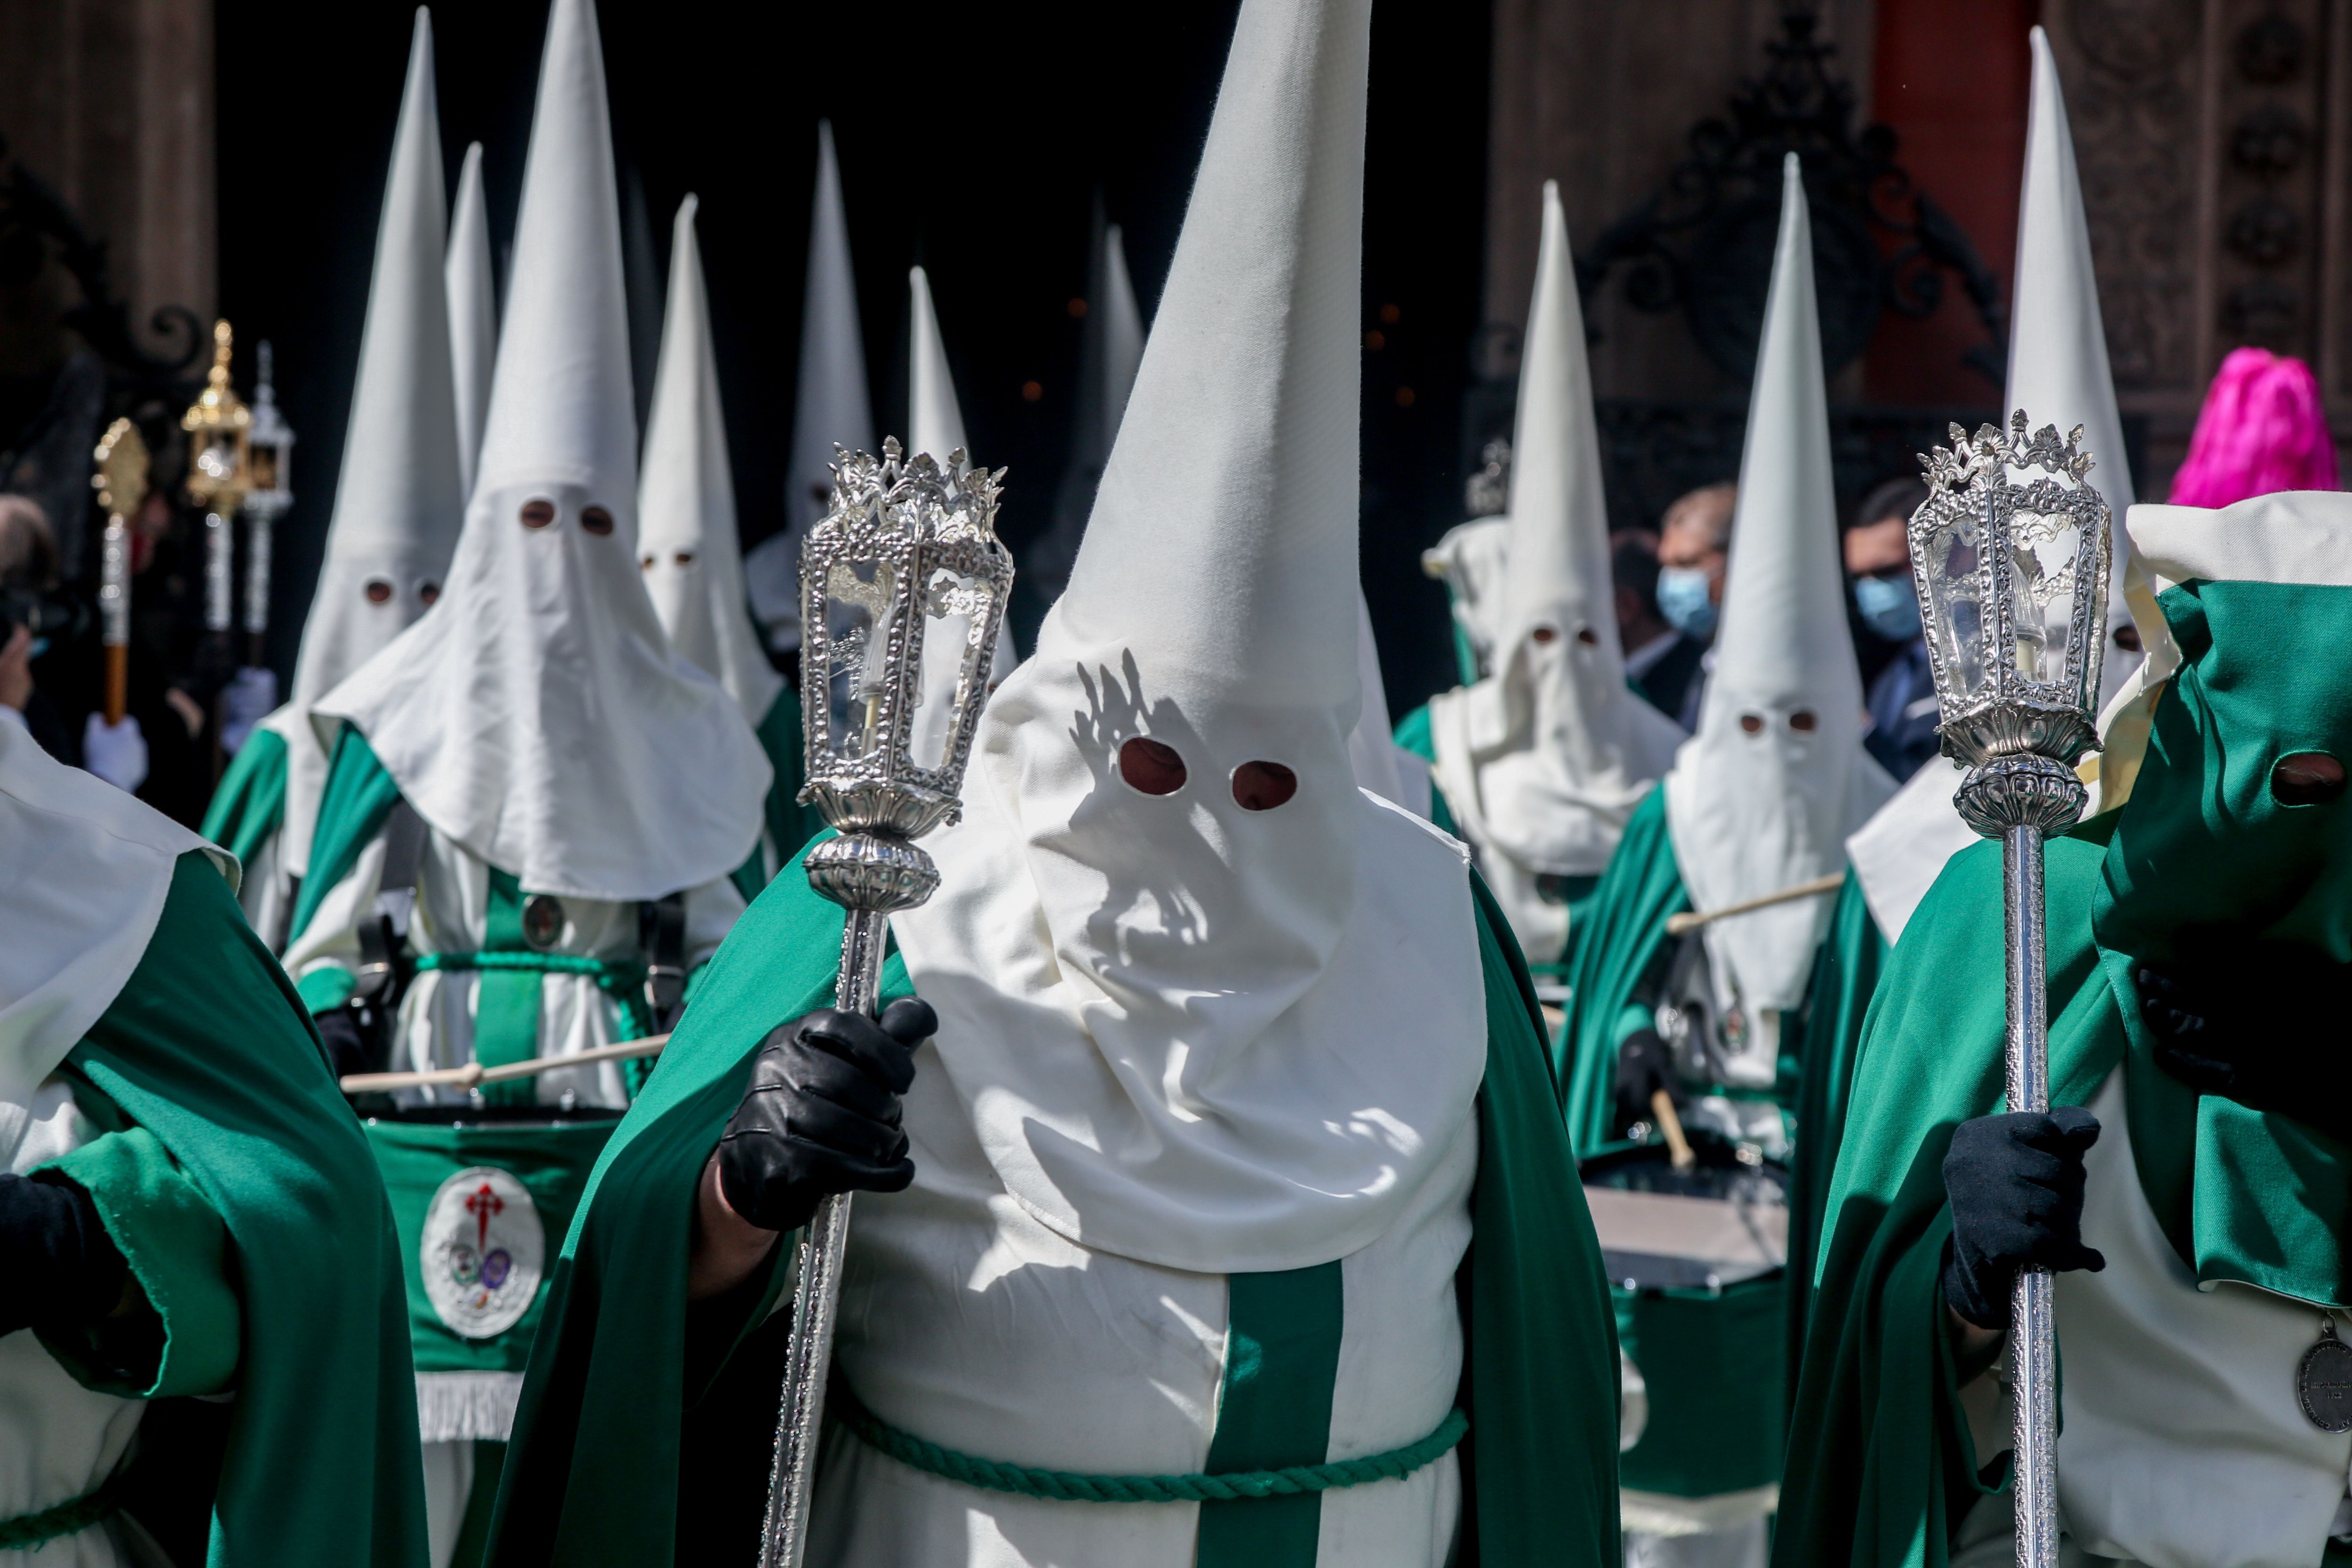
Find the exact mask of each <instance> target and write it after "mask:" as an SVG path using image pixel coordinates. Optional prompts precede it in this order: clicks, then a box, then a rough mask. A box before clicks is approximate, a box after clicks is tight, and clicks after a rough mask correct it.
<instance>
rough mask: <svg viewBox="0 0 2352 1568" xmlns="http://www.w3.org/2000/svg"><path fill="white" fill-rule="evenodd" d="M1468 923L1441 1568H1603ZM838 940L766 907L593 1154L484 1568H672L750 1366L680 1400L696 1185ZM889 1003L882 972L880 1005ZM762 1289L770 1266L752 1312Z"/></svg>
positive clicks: (1596, 1502) (1545, 1164) (1549, 1223)
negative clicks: (718, 1412)
mask: <svg viewBox="0 0 2352 1568" xmlns="http://www.w3.org/2000/svg"><path fill="white" fill-rule="evenodd" d="M1478 918H1479V926H1480V948H1481V952H1482V953H1483V956H1484V963H1485V968H1486V1001H1487V1027H1488V1038H1487V1068H1486V1084H1485V1087H1484V1089H1482V1090H1481V1093H1480V1095H1479V1131H1480V1139H1479V1168H1478V1178H1477V1186H1476V1191H1475V1197H1474V1200H1473V1203H1474V1206H1473V1212H1472V1219H1473V1225H1474V1231H1475V1239H1474V1242H1473V1245H1472V1247H1471V1250H1470V1254H1469V1256H1468V1258H1466V1259H1465V1261H1464V1264H1463V1268H1462V1273H1461V1276H1460V1279H1459V1285H1458V1289H1460V1291H1461V1292H1462V1293H1463V1295H1464V1298H1465V1310H1464V1325H1465V1336H1466V1339H1467V1342H1468V1359H1467V1364H1466V1366H1465V1376H1464V1391H1463V1400H1462V1403H1463V1405H1464V1407H1465V1409H1466V1410H1467V1411H1468V1413H1469V1415H1470V1419H1471V1435H1470V1437H1469V1438H1468V1440H1467V1442H1466V1443H1465V1447H1464V1448H1463V1449H1462V1464H1463V1476H1464V1481H1465V1486H1466V1487H1467V1488H1468V1492H1469V1495H1468V1498H1467V1500H1466V1502H1465V1523H1464V1542H1465V1551H1464V1553H1463V1554H1462V1556H1461V1557H1460V1558H1459V1559H1458V1561H1459V1562H1460V1563H1462V1564H1463V1565H1464V1568H1470V1565H1472V1564H1477V1563H1484V1564H1486V1565H1487V1568H1496V1565H1508V1568H1534V1565H1536V1564H1539V1563H1540V1564H1547V1565H1549V1564H1554V1563H1570V1564H1576V1565H1579V1568H1615V1564H1616V1563H1617V1561H1618V1552H1619V1548H1618V1538H1617V1521H1616V1515H1617V1509H1616V1495H1617V1425H1616V1422H1617V1392H1616V1390H1617V1378H1616V1364H1615V1354H1614V1350H1615V1342H1614V1337H1613V1334H1612V1326H1611V1319H1610V1310H1609V1302H1608V1296H1607V1292H1606V1289H1605V1288H1604V1285H1603V1282H1602V1279H1601V1264H1600V1253H1599V1248H1598V1246H1597V1244H1596V1242H1595V1240H1594V1237H1593V1233H1592V1225H1591V1217H1590V1216H1589V1215H1588V1214H1587V1213H1586V1211H1585V1208H1584V1204H1583V1200H1582V1196H1581V1189H1580V1186H1579V1184H1578V1183H1577V1180H1576V1170H1575V1161H1574V1157H1573V1155H1572V1153H1571V1152H1570V1148H1569V1146H1568V1143H1567V1141H1566V1140H1565V1139H1564V1138H1562V1137H1561V1136H1560V1130H1559V1119H1558V1117H1557V1115H1556V1113H1555V1111H1554V1110H1553V1093H1554V1091H1553V1088H1552V1084H1551V1080H1550V1077H1549V1073H1548V1072H1547V1071H1546V1069H1545V1062H1544V1057H1543V1050H1542V1046H1541V1035H1540V1033H1539V1031H1538V1025H1537V1023H1536V1019H1537V1017H1538V1011H1537V1008H1536V1005H1535V1000H1534V993H1533V989H1532V986H1531V984H1529V982H1528V977H1527V971H1526V968H1525V966H1524V965H1523V964H1522V963H1520V962H1519V960H1518V957H1517V952H1516V950H1515V949H1513V947H1512V946H1511V944H1510V939H1509V937H1508V936H1507V934H1503V930H1504V928H1503V925H1502V921H1501V919H1500V917H1499V915H1498V914H1496V912H1495V910H1493V909H1492V907H1491V905H1490V904H1489V903H1488V902H1487V900H1486V898H1485V895H1484V892H1483V889H1481V892H1480V898H1479V917H1478ZM842 919H843V917H842V911H841V910H839V909H838V908H836V907H835V906H834V905H832V904H829V903H826V902H824V900H821V899H819V898H818V897H817V896H816V895H815V894H814V893H813V892H812V891H810V889H809V888H808V886H807V884H806V882H805V880H804V879H803V878H800V877H797V876H792V877H780V878H778V879H776V881H775V882H774V883H772V884H771V885H770V887H769V888H768V889H767V891H766V892H765V893H763V894H762V895H761V898H760V900H759V901H758V902H757V903H755V904H754V905H752V907H751V910H750V911H749V912H748V913H746V914H745V915H744V917H743V918H742V920H741V921H739V922H738V923H737V925H736V927H735V929H734V931H733V932H731V933H730V935H729V937H728V939H727V942H726V944H725V945H724V946H723V947H722V948H721V949H720V950H719V955H718V956H717V957H716V958H715V959H713V960H712V962H711V965H710V971H709V978H708V980H707V981H706V982H705V984H704V986H703V989H702V990H701V991H700V992H699V993H698V994H697V996H696V998H695V1001H694V1004H693V1005H692V1006H691V1007H689V1008H688V1012H687V1016H686V1019H685V1021H684V1022H683V1023H682V1024H681V1025H680V1026H679V1028H678V1031H677V1037H676V1038H675V1039H674V1041H673V1043H672V1044H671V1046H670V1047H669V1048H668V1050H667V1052H666V1053H665V1054H664V1056H663V1058H662V1065H661V1068H660V1070H659V1071H657V1072H656V1073H655V1074H654V1075H653V1077H652V1079H650V1080H648V1082H647V1084H646V1090H645V1093H644V1094H643V1095H642V1096H640V1097H639V1099H638V1100H637V1101H636V1103H635V1105H634V1106H632V1107H631V1108H630V1110H629V1113H628V1116H627V1118H626V1119H625V1121H623V1122H622V1124H621V1127H620V1130H619V1131H617V1132H615V1133H614V1137H613V1141H612V1142H611V1143H610V1144H609V1145H608V1146H607V1147H606V1149H605V1151H604V1158H603V1160H602V1161H601V1162H599V1163H598V1166H597V1171H596V1174H595V1176H594V1178H593V1181H592V1183H591V1184H590V1189H589V1194H588V1197H587V1199H586V1200H585V1202H584V1203H583V1205H582V1208H581V1212H580V1215H579V1217H578V1218H577V1219H576V1220H575V1221H574V1223H573V1225H572V1233H571V1235H570V1237H568V1238H567V1239H566V1241H565V1243H564V1247H563V1252H562V1258H561V1261H560V1262H559V1263H558V1265H557V1270H556V1274H555V1278H554V1281H553V1286H552V1289H551V1292H550V1295H549V1298H548V1304H547V1309H546V1317H545V1319H544V1321H542V1323H541V1328H540V1333H539V1339H538V1342H537V1343H536V1344H535V1345H534V1346H533V1349H532V1353H531V1360H530V1372H529V1373H528V1376H527V1378H526V1381H525V1384H524V1386H523V1394H522V1404H521V1408H520V1412H519V1413H518V1415H517V1417H516V1421H515V1429H514V1436H513V1442H512V1447H510V1448H509V1453H508V1459H507V1465H506V1471H505V1475H504V1478H503V1480H502V1483H501V1486H500V1489H499V1505H498V1513H497V1517H496V1520H495V1522H494V1523H493V1525H492V1535H491V1549H490V1557H489V1561H490V1562H491V1563H495V1564H498V1565H499V1568H524V1565H526V1564H539V1563H562V1564H564V1565H566V1568H588V1565H592V1564H594V1565H601V1564H607V1563H609V1564H614V1568H620V1565H624V1564H625V1565H626V1568H659V1565H661V1564H665V1563H671V1562H672V1561H674V1560H675V1559H674V1548H675V1543H676V1541H677V1531H678V1527H679V1523H680V1521H679V1518H678V1511H677V1493H676V1484H675V1482H674V1480H673V1479H672V1478H676V1477H677V1476H678V1474H679V1472H680V1453H681V1449H682V1447H683V1446H684V1444H685V1443H686V1442H687V1441H688V1426H689V1425H690V1422H691V1418H692V1415H693V1412H694V1407H695V1406H697V1405H699V1404H701V1403H702V1402H703V1401H704V1398H705V1394H706V1390H707V1391H708V1392H709V1395H710V1397H711V1398H712V1399H714V1400H715V1399H717V1398H718V1397H719V1389H720V1386H721V1385H723V1384H726V1383H727V1382H728V1381H729V1379H730V1377H731V1376H740V1375H745V1374H746V1373H747V1371H748V1363H750V1362H751V1360H752V1359H754V1358H752V1357H751V1356H750V1355H748V1354H747V1347H745V1346H744V1344H743V1343H742V1342H741V1341H740V1340H739V1341H738V1342H737V1347H736V1350H735V1352H734V1359H733V1362H732V1364H731V1365H730V1367H728V1368H726V1369H724V1370H722V1371H721V1372H720V1373H719V1375H718V1376H717V1377H716V1378H715V1379H709V1380H708V1381H706V1382H701V1383H698V1384H689V1381H688V1379H689V1373H688V1367H687V1364H686V1355H685V1350H686V1346H685V1338H686V1332H687V1327H688V1307H687V1300H686V1266H687V1251H688V1239H689V1237H690V1235H691V1232H692V1215H693V1207H694V1192H695V1184H696V1182H697V1180H698V1178H699V1176H700V1173H701V1171H702V1167H703V1164H704V1163H705V1162H706V1161H707V1160H708V1159H709V1155H710V1152H711V1150H712V1149H713V1148H714V1147H716V1145H717V1143H718V1140H719V1131H720V1130H721V1129H722V1128H723V1127H724V1126H725V1124H726V1121H727V1119H728V1117H729V1116H730V1115H731V1114H733V1112H734V1110H735V1106H736V1103H737V1101H738V1100H740V1098H741V1094H742V1086H743V1082H744V1079H745V1075H746V1073H747V1072H748V1070H749V1066H750V1058H751V1051H752V1050H753V1048H754V1047H757V1045H758V1044H759V1042H760V1041H761V1038H762V1037H765V1036H766V1035H767V1033H768V1032H769V1031H770V1030H771V1029H772V1028H774V1027H775V1026H777V1025H778V1024H781V1023H783V1022H785V1021H787V1020H789V1019H791V1018H793V1017H796V1016H799V1015H800V1014H802V1013H803V1012H806V1011H808V1010H809V1009H810V1008H812V1007H814V1006H818V1005H825V1004H828V1003H830V1002H831V1000H832V997H833V984H834V973H835V967H836V965H837V963H838V962H839V952H840V938H841V928H842ZM907 985H908V982H907V975H906V969H905V966H904V964H903V963H902V962H901V961H900V960H899V959H898V958H897V957H895V956H894V957H893V958H892V959H891V960H890V962H889V963H887V965H886V966H885V969H884V972H883V988H884V994H885V995H889V994H894V993H898V994H903V993H904V992H905V991H906V989H907ZM780 1251H781V1249H780ZM781 1269H782V1262H781V1259H780V1260H779V1264H778V1267H777V1270H776V1273H775V1275H774V1276H773V1277H772V1278H771V1279H770V1280H769V1281H768V1290H769V1291H770V1292H772V1291H774V1290H775V1289H778V1288H779V1287H780V1284H781ZM767 1300H772V1295H771V1296H770V1297H769V1298H766V1299H763V1300H761V1301H760V1302H758V1303H757V1304H756V1307H755V1308H754V1310H752V1311H751V1313H750V1314H749V1320H748V1321H758V1316H759V1309H763V1308H764V1307H765V1305H766V1303H767ZM739 1310H740V1309H739ZM700 1326H703V1325H701V1324H699V1323H698V1327H700ZM739 1326H740V1325H739V1324H730V1325H728V1327H729V1329H730V1330H732V1329H734V1328H736V1327H739ZM711 1360H712V1361H713V1362H716V1361H717V1360H718V1358H717V1357H716V1356H715V1355H714V1356H712V1357H711ZM1069 1506H1071V1507H1086V1506H1093V1505H1087V1504H1078V1503H1073V1504H1070V1505H1069Z"/></svg>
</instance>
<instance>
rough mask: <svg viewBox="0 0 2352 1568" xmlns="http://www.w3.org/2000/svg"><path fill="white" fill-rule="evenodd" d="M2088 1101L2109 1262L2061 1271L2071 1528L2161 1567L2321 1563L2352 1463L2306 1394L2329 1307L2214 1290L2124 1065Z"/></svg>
mask: <svg viewBox="0 0 2352 1568" xmlns="http://www.w3.org/2000/svg"><path fill="white" fill-rule="evenodd" d="M2091 1110H2092V1112H2093V1113H2094V1114H2095V1115H2096V1116H2097V1117H2098V1119H2099V1127H2100V1133H2099V1141H2098V1142H2097V1143H2096V1144H2095V1145H2094V1146H2093V1147H2092V1149H2091V1151H2090V1152H2089V1154H2088V1155H2087V1156H2086V1157H2085V1158H2084V1171H2085V1173H2086V1175H2087V1178H2088V1180H2087V1184H2086V1186H2085V1189H2084V1203H2083V1239H2084V1241H2085V1242H2086V1243H2088V1244H2089V1245H2090V1246H2092V1247H2096V1248H2098V1249H2099V1250H2100V1251H2101V1252H2102V1253H2104V1254H2105V1255H2106V1260H2107V1266H2106V1268H2105V1270H2104V1271H2102V1272H2100V1273H2096V1274H2093V1273H2088V1272H2075V1273H2070V1274H2061V1275H2059V1276H2058V1284H2057V1321H2058V1342H2059V1352H2060V1358H2061V1365H2062V1370H2063V1394H2062V1412H2063V1417H2064V1424H2063V1430H2062V1431H2061V1433H2060V1435H2059V1438H2058V1506H2059V1510H2060V1514H2061V1517H2062V1520H2063V1525H2064V1528H2065V1531H2066V1533H2067V1534H2068V1535H2070V1536H2071V1537H2073V1538H2074V1541H2075V1542H2076V1543H2077V1544H2078V1545H2080V1546H2081V1547H2082V1548H2083V1549H2084V1550H2085V1551H2087V1552H2093V1553H2095V1554H2096V1555H2098V1556H2102V1557H2115V1558H2125V1559H2131V1560H2136V1561H2137V1562H2139V1563H2147V1564H2148V1565H2149V1568H2311V1565H2312V1564H2314V1563H2317V1562H2318V1561H2319V1559H2320V1555H2321V1553H2322V1552H2324V1551H2325V1549H2326V1541H2327V1534H2328V1528H2329V1525H2330V1523H2331V1521H2333V1520H2334V1519H2335V1518H2336V1505H2337V1503H2338V1501H2339V1500H2341V1499H2342V1498H2343V1497H2344V1495H2345V1479H2346V1468H2347V1462H2352V1433H2327V1432H2322V1431H2320V1430H2319V1429H2318V1428H2317V1427H2315V1426H2313V1425H2312V1424H2311V1423H2310V1421H2308V1420H2307V1419H2305V1416H2304V1414H2303V1410H2302V1407H2301V1405H2300V1404H2299V1403H2298V1401H2297V1398H2296V1394H2295V1372H2296V1369H2297V1367H2298V1366H2299V1365H2300V1364H2301V1363H2302V1360H2303V1355H2304V1352H2305V1351H2307V1350H2309V1349H2310V1348H2311V1346H2312V1345H2313V1344H2314V1343H2315V1342H2317V1341H2318V1339H2319V1337H2320V1319H2321V1313H2320V1310H2319V1309H2318V1308H2316V1307H2312V1306H2307V1305H2305V1304H2304V1303H2302V1302H2299V1301H2292V1300H2287V1299H2286V1298H2284V1297H2282V1296H2277V1295H2273V1294H2272V1293H2270V1292H2268V1291H2265V1290H2261V1289H2255V1288H2253V1287H2252V1286H2246V1285H2238V1284H2217V1285H2215V1286H2213V1287H2212V1288H2210V1289H2199V1288H2198V1285H2197V1281H2196V1279H2195V1276H2194V1275H2192V1274H2191V1273H2190V1271H2189V1269H2188V1268H2186V1267H2185V1266H2184V1265H2183V1264H2182V1263H2181V1261H2180V1258H2179V1254H2177V1253H2175V1252H2174V1251H2173V1250H2172V1247H2171V1244H2170V1243H2168V1241H2167V1240H2166V1239H2165V1237H2164V1233H2163V1231H2162V1230H2161V1229H2160V1228H2159V1227H2158V1225H2157V1222H2156V1216H2155V1215H2154V1214H2152V1213H2151V1212H2150V1211H2149V1209H2148V1206H2147V1198H2146V1196H2145V1195H2144V1194H2142V1192H2141V1190H2140V1184H2139V1177H2138V1173H2137V1171H2136V1170H2135V1169H2134V1167H2133V1163H2132V1153H2131V1134H2130V1130H2129V1128H2128V1127H2127V1126H2126V1119H2125V1111H2124V1093H2123V1074H2122V1073H2121V1072H2120V1071H2117V1072H2115V1073H2112V1074H2110V1075H2109V1076H2108V1079H2107V1081H2106V1084H2105V1087H2103V1088H2102V1089H2100V1091H2099V1093H2098V1095H2097V1097H2096V1098H2095V1100H2093V1101H2092V1103H2091ZM2338 1331H2339V1332H2344V1331H2345V1329H2344V1326H2343V1325H2342V1324H2341V1323H2339V1325H2338Z"/></svg>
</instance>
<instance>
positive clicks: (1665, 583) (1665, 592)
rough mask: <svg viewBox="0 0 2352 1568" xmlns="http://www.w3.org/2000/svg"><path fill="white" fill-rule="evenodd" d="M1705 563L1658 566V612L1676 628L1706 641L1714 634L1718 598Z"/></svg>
mask: <svg viewBox="0 0 2352 1568" xmlns="http://www.w3.org/2000/svg"><path fill="white" fill-rule="evenodd" d="M1711 586H1712V584H1710V582H1709V580H1708V577H1707V573H1706V567H1704V566H1661V567H1659V568H1658V614H1660V615H1662V616H1665V617H1666V620H1667V621H1668V622H1669V623H1670V624H1671V625H1672V626H1674V628H1675V630H1676V631H1678V632H1681V633H1682V634H1683V635H1684V636H1685V637H1697V638H1699V639H1701V640H1702V641H1704V640H1705V639H1706V638H1708V637H1713V636H1714V635H1715V617H1716V606H1715V600H1714V599H1713V598H1712V597H1710V596H1709V593H1710V589H1711Z"/></svg>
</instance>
